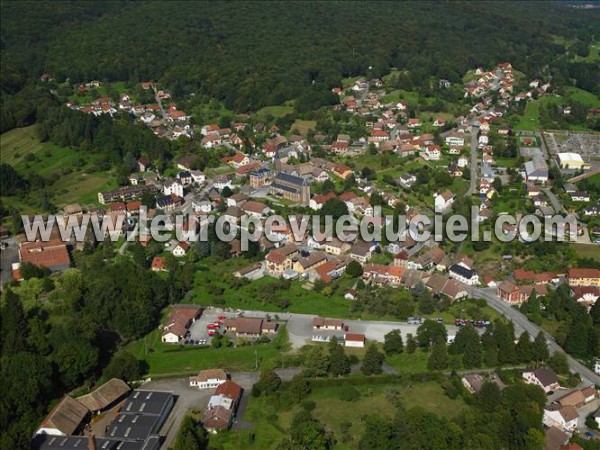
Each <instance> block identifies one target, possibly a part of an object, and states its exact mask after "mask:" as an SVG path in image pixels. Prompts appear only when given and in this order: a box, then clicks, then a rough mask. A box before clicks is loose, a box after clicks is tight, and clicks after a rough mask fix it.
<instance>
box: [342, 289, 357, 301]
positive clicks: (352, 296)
mask: <svg viewBox="0 0 600 450" xmlns="http://www.w3.org/2000/svg"><path fill="white" fill-rule="evenodd" d="M344 298H345V299H346V300H356V299H357V298H358V292H356V290H354V289H350V290H349V291H348V292H346V295H344Z"/></svg>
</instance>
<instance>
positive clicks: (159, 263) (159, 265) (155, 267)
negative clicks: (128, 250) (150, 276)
mask: <svg viewBox="0 0 600 450" xmlns="http://www.w3.org/2000/svg"><path fill="white" fill-rule="evenodd" d="M151 267H152V271H153V272H166V271H167V265H166V263H165V257H164V256H155V257H154V258H152V266H151Z"/></svg>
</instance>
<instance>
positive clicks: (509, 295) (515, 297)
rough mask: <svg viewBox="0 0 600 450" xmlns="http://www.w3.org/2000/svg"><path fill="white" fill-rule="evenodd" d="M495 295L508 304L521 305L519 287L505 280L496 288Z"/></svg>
mask: <svg viewBox="0 0 600 450" xmlns="http://www.w3.org/2000/svg"><path fill="white" fill-rule="evenodd" d="M496 295H497V296H498V297H500V299H502V300H504V301H505V302H508V303H521V291H520V290H519V287H518V286H516V285H514V284H513V283H511V282H510V281H507V280H503V281H502V282H501V283H500V284H499V285H498V286H497V287H496Z"/></svg>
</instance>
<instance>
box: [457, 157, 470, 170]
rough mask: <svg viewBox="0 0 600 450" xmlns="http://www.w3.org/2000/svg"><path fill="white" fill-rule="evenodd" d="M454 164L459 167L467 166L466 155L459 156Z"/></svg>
mask: <svg viewBox="0 0 600 450" xmlns="http://www.w3.org/2000/svg"><path fill="white" fill-rule="evenodd" d="M456 164H457V165H458V167H460V168H463V167H467V166H468V165H469V158H467V157H466V156H461V157H460V158H458V161H457V163H456Z"/></svg>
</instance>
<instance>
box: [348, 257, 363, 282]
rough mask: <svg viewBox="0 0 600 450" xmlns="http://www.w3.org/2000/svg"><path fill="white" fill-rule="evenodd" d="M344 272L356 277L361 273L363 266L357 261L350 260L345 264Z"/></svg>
mask: <svg viewBox="0 0 600 450" xmlns="http://www.w3.org/2000/svg"><path fill="white" fill-rule="evenodd" d="M346 273H347V274H348V275H350V276H351V277H352V278H358V277H360V276H362V274H363V268H362V266H361V265H360V263H359V262H358V261H354V260H352V261H350V262H349V263H348V265H347V266H346Z"/></svg>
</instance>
